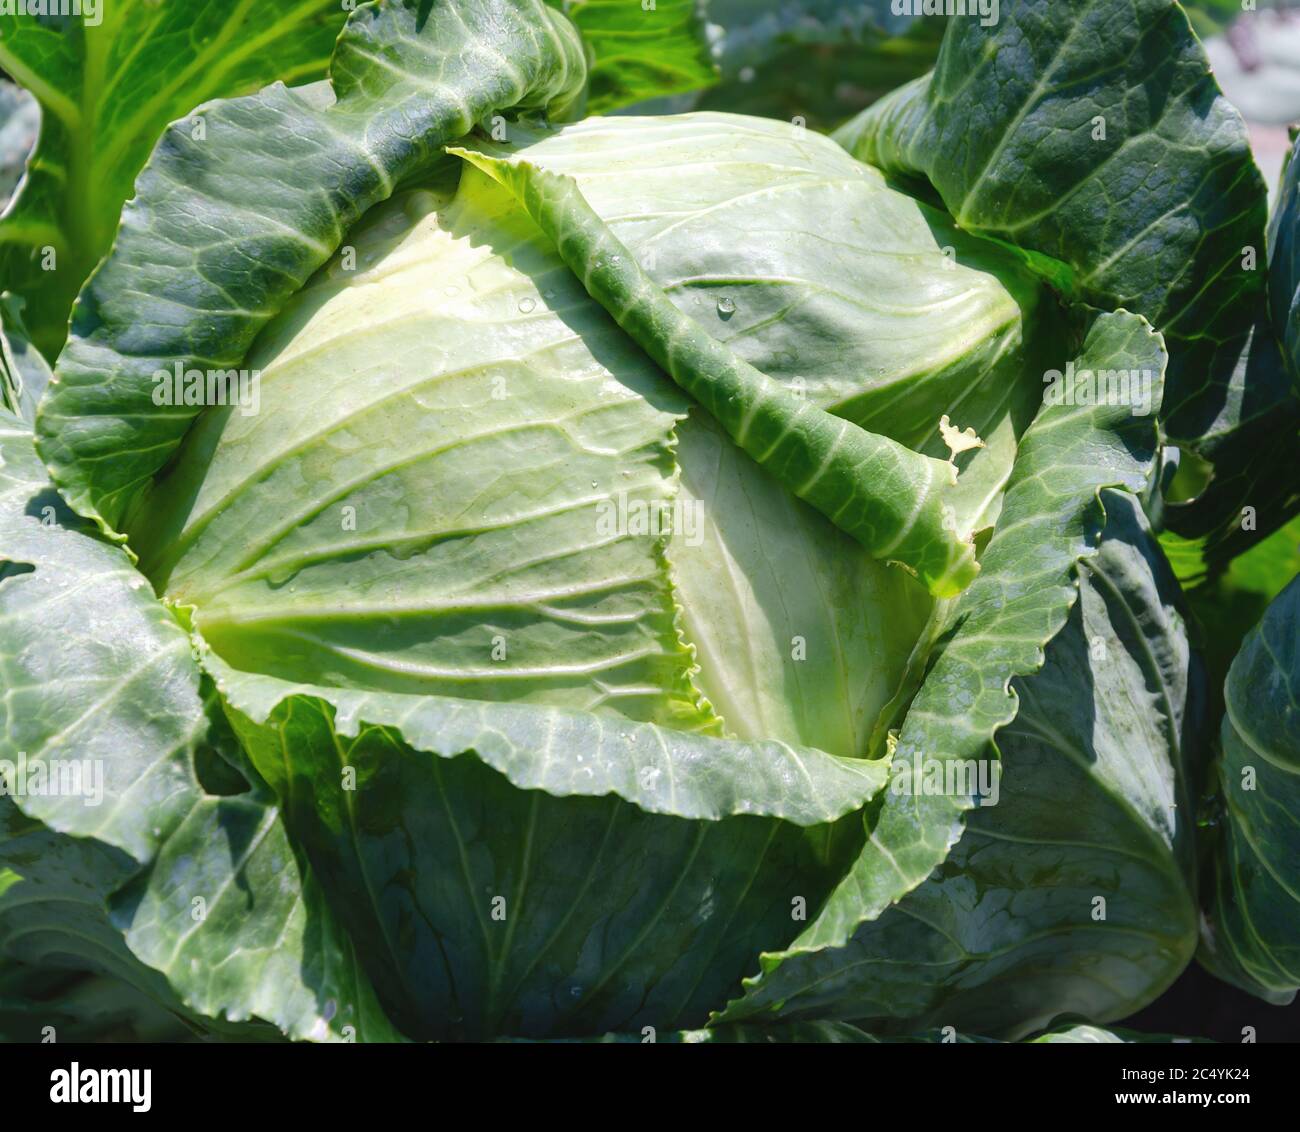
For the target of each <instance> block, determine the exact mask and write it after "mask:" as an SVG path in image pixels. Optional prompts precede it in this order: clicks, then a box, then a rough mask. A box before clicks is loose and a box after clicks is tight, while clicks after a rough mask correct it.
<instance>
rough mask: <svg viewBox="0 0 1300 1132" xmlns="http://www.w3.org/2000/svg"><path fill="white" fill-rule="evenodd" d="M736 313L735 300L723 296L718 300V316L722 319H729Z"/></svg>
mask: <svg viewBox="0 0 1300 1132" xmlns="http://www.w3.org/2000/svg"><path fill="white" fill-rule="evenodd" d="M735 313H736V302H735V300H734V299H730V298H728V297H727V296H726V295H723V296H722V297H721V298H720V299H719V300H718V316H719V317H720V318H724V319H727V318H730V317H731V316H732V315H733V314H735Z"/></svg>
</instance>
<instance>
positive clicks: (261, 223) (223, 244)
mask: <svg viewBox="0 0 1300 1132" xmlns="http://www.w3.org/2000/svg"><path fill="white" fill-rule="evenodd" d="M422 8H423V5H420V4H419V3H417V0H405V2H402V3H391V4H386V5H384V6H383V7H381V8H378V9H376V8H373V7H370V6H366V7H363V8H359V9H357V11H356V12H355V13H354V14H353V16H352V18H351V19H350V20H349V21H348V25H347V28H346V29H345V31H344V34H343V36H342V37H341V38H340V40H339V44H338V47H337V49H336V50H335V54H334V57H333V60H332V62H331V76H332V92H331V91H321V90H319V89H315V88H312V89H310V90H307V91H293V90H287V89H285V88H284V87H283V86H279V85H276V86H273V87H269V88H267V89H266V90H264V91H262V92H261V93H260V94H257V95H253V96H251V97H248V98H241V99H236V100H233V101H229V102H218V103H212V104H210V105H208V106H206V107H205V108H204V109H203V111H202V117H203V120H204V123H205V126H204V135H203V137H202V139H199V138H198V137H196V136H195V135H194V131H193V127H192V125H191V124H189V123H178V124H175V125H173V126H171V127H170V128H169V129H168V130H167V132H166V133H165V134H164V135H163V138H162V141H161V142H160V143H159V145H158V148H157V149H156V150H155V152H154V155H153V158H152V160H151V161H150V164H149V165H148V167H147V168H146V169H145V171H144V172H143V173H142V174H141V176H140V179H139V181H138V182H137V185H136V195H135V198H134V200H133V201H132V202H131V203H130V204H129V205H128V206H127V207H126V208H125V209H124V210H123V215H122V228H121V230H120V231H119V233H118V236H117V242H116V244H115V246H114V249H113V253H112V254H111V255H110V256H109V257H108V259H107V260H106V261H105V262H104V264H103V265H102V266H101V267H100V268H99V270H98V271H96V273H95V275H94V276H93V277H92V279H91V280H90V281H89V283H87V285H86V287H85V289H84V290H83V292H82V294H81V296H80V298H79V300H78V304H77V308H76V310H75V312H74V315H73V324H72V335H71V337H70V339H69V342H68V345H67V347H66V349H65V350H64V352H63V354H62V355H61V356H60V359H59V363H58V365H57V367H56V382H55V384H54V385H53V386H52V387H51V393H50V395H49V396H48V398H47V399H46V402H45V403H44V405H43V408H42V412H41V415H40V418H39V422H38V432H39V436H40V439H39V446H40V449H41V454H42V456H43V458H44V459H45V461H46V463H47V464H48V465H49V466H50V468H51V472H52V474H53V476H54V478H55V480H56V482H57V483H58V484H59V485H60V487H61V488H62V489H63V491H64V494H65V496H66V498H67V499H68V501H69V502H70V503H71V504H72V506H73V508H74V509H75V510H77V511H79V512H80V513H82V514H85V515H87V516H89V517H93V518H95V519H97V520H98V521H100V522H101V523H102V524H104V525H105V526H106V527H108V528H113V527H116V526H118V525H119V523H120V520H121V519H122V516H123V514H124V513H125V511H126V509H127V508H128V506H129V505H130V504H131V503H132V501H133V500H135V499H136V498H137V497H138V496H139V495H140V493H141V490H142V489H143V488H144V487H145V486H146V485H147V484H148V482H149V480H150V478H151V477H152V476H153V475H154V473H155V472H157V471H158V470H159V469H160V468H161V467H162V466H163V465H164V464H165V463H166V461H167V459H168V458H169V456H170V455H171V453H172V452H173V451H174V450H175V448H176V447H177V445H178V444H179V442H180V439H181V437H182V436H183V435H184V434H185V432H186V430H187V429H188V427H189V425H190V424H191V423H192V421H193V419H194V417H195V416H196V415H197V414H198V412H199V411H200V408H201V407H200V406H178V407H172V408H171V409H170V410H169V411H168V412H167V413H160V412H159V411H158V407H157V406H156V405H155V404H154V402H153V399H152V398H153V392H154V389H155V388H156V385H155V382H154V380H153V376H152V375H153V374H154V373H155V372H156V371H158V370H163V371H167V372H171V371H172V369H173V367H174V366H176V365H181V366H182V367H185V368H189V367H192V366H194V367H198V368H200V369H222V370H225V369H230V368H234V367H237V366H238V365H239V363H240V362H241V360H242V359H243V357H244V355H245V354H246V353H247V350H248V347H249V345H250V344H251V343H252V340H253V338H254V336H255V335H256V334H257V332H258V331H259V330H260V329H261V328H262V326H264V325H265V324H266V322H267V321H268V320H269V319H270V318H271V317H272V316H274V315H275V313H276V312H277V311H278V310H279V309H280V307H281V306H282V305H283V303H284V302H285V300H286V299H287V298H288V297H289V296H290V295H292V294H293V293H294V292H295V291H297V290H298V289H299V288H300V287H301V286H302V284H303V283H304V282H305V281H306V279H307V278H308V277H309V276H310V275H311V274H312V272H314V271H315V270H316V269H317V268H318V267H320V266H321V264H323V263H324V262H325V261H326V260H327V259H328V258H329V256H330V255H331V254H333V252H334V250H335V248H337V247H338V245H339V244H340V243H341V241H342V239H343V236H344V234H345V233H346V232H347V230H348V228H349V227H351V225H352V224H353V223H354V222H355V221H356V219H357V218H358V217H359V216H361V215H362V214H363V213H364V212H365V211H366V210H367V209H368V208H370V207H371V206H372V205H374V204H376V203H378V202H379V201H381V200H384V199H386V198H387V197H388V196H390V195H391V193H392V192H393V189H394V188H395V187H396V186H397V185H398V184H399V183H400V182H402V181H403V180H406V179H407V178H410V177H413V176H416V175H418V174H419V173H421V172H423V171H427V170H428V169H429V167H430V166H431V164H432V163H433V162H435V161H436V160H437V159H438V157H439V156H440V154H441V146H442V145H444V144H445V143H446V142H449V141H451V140H453V139H454V138H457V137H460V136H462V135H463V134H465V133H466V132H467V131H468V130H469V129H470V128H471V127H472V126H473V124H474V123H475V122H477V121H479V120H481V119H483V118H485V117H487V116H489V115H491V114H494V113H498V112H508V111H511V110H521V111H528V110H531V111H536V112H544V111H546V110H547V109H548V108H550V109H553V110H555V111H557V112H562V111H563V110H564V109H565V108H566V107H567V106H568V105H569V104H570V103H572V102H573V101H574V100H575V99H576V98H578V97H579V96H580V94H581V90H582V85H583V81H584V77H585V67H584V62H583V58H582V53H581V44H580V43H579V41H578V39H577V36H576V33H575V32H574V31H573V29H572V27H571V26H570V25H569V24H568V23H567V21H565V20H564V19H563V18H562V17H560V16H557V15H555V14H554V13H552V12H551V11H550V10H549V9H547V8H545V7H544V6H543V5H542V3H541V0H509V2H508V0H447V2H445V3H440V4H437V5H435V6H434V7H433V8H432V9H431V10H430V11H429V13H428V15H427V18H425V19H421V18H420V11H421V9H422ZM303 185H310V186H315V187H316V188H315V191H304V190H303V189H302V188H300V186H303ZM195 312H203V313H204V315H205V317H203V318H201V319H196V318H195V317H194V315H195Z"/></svg>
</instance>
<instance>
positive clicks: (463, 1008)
mask: <svg viewBox="0 0 1300 1132" xmlns="http://www.w3.org/2000/svg"><path fill="white" fill-rule="evenodd" d="M208 664H209V665H210V666H211V667H212V669H213V671H214V672H215V673H216V674H217V675H218V681H219V685H220V687H221V688H222V691H223V694H224V695H225V697H226V699H227V704H228V710H229V712H230V716H231V721H232V723H233V724H234V726H235V728H236V730H237V732H238V733H239V735H240V737H241V739H242V740H243V743H244V745H245V747H246V749H247V750H248V751H249V753H250V755H251V757H252V759H253V762H254V763H255V764H256V766H257V768H258V769H259V771H261V772H262V773H263V774H265V775H266V776H267V778H268V779H269V780H270V781H271V783H272V784H273V786H274V788H275V790H276V792H277V794H278V795H279V796H280V797H281V799H282V800H283V803H284V807H285V813H286V819H287V821H288V825H289V828H290V831H291V834H292V836H293V839H294V843H295V844H297V845H300V846H302V847H303V848H304V849H305V851H306V853H307V855H308V857H309V859H310V861H311V865H312V870H313V873H314V874H315V875H317V876H319V877H320V878H321V880H322V882H323V885H324V887H325V889H326V891H327V893H328V895H329V899H330V904H331V907H332V908H333V910H334V912H335V914H336V915H337V916H338V918H339V920H340V922H341V923H343V924H344V925H345V926H346V929H347V931H348V934H349V936H350V938H351V939H352V940H353V942H354V943H355V945H356V948H357V954H358V956H360V957H361V959H362V961H363V962H364V963H365V964H366V969H367V973H368V974H369V976H370V978H371V979H372V980H373V981H374V984H375V986H376V988H377V989H378V992H379V995H380V998H381V1001H382V1002H383V1003H384V1006H385V1009H386V1010H387V1011H388V1013H389V1014H390V1016H391V1017H393V1018H394V1019H395V1020H396V1022H397V1023H398V1025H399V1026H401V1028H402V1030H403V1031H404V1032H405V1033H406V1034H408V1035H409V1036H411V1037H414V1038H435V1039H448V1038H452V1039H455V1038H469V1039H481V1038H487V1037H495V1036H501V1035H516V1036H523V1037H563V1036H578V1035H582V1034H591V1033H601V1032H602V1031H604V1030H607V1029H618V1030H633V1031H639V1030H640V1029H641V1028H642V1027H643V1026H653V1027H656V1028H659V1029H664V1030H669V1029H675V1028H680V1027H682V1026H690V1025H699V1024H700V1023H702V1022H703V1021H704V1020H705V1018H706V1017H707V1015H708V1011H709V1010H710V1008H711V1007H713V1006H714V1005H715V1004H716V1003H718V1002H719V1001H723V1000H724V999H725V998H726V996H727V995H728V994H729V993H732V992H734V989H735V987H736V986H737V984H738V982H739V979H740V978H741V977H742V976H743V975H744V974H745V973H746V972H747V971H749V970H752V964H753V962H754V957H755V955H756V954H757V953H758V952H759V951H760V950H762V948H763V947H764V946H767V945H769V944H768V941H775V940H782V939H784V940H789V939H790V938H792V937H793V936H794V934H795V933H796V932H797V930H798V926H799V923H800V922H801V921H802V919H803V912H804V911H805V910H806V911H807V914H808V915H813V914H815V911H816V909H817V908H818V907H820V905H821V903H822V901H823V900H824V899H825V896H826V894H827V892H829V890H830V888H831V887H832V885H833V884H834V883H835V881H836V880H837V878H838V877H839V876H841V875H842V874H843V871H844V869H845V868H846V867H847V866H848V864H849V862H850V861H851V860H852V858H853V855H854V854H855V853H856V852H858V850H859V849H860V848H861V843H862V825H861V821H860V819H859V818H858V816H857V813H856V810H857V807H859V806H861V805H862V804H863V802H865V800H866V798H867V797H868V796H869V795H870V793H871V790H872V789H873V788H874V785H878V784H879V782H880V781H881V778H880V776H881V775H882V774H883V768H881V767H879V766H876V765H873V764H866V763H854V762H851V761H844V762H842V763H840V765H839V768H838V769H837V768H836V767H835V766H834V765H833V764H835V763H838V762H839V760H832V759H830V757H829V756H817V755H816V754H815V753H811V752H801V754H800V759H801V760H802V764H803V767H804V769H805V770H806V772H807V775H806V777H804V774H803V771H800V772H799V773H798V774H794V775H788V774H787V773H786V769H783V768H787V769H793V764H792V763H791V762H790V760H789V758H788V757H787V755H786V754H784V753H782V752H779V751H778V750H776V749H775V745H773V744H745V743H739V742H728V741H726V740H719V739H709V738H705V737H702V736H699V735H695V734H690V733H686V732H672V731H669V730H667V729H664V728H658V727H653V726H651V725H646V724H641V725H638V724H632V723H628V722H623V721H619V720H617V719H614V718H601V717H598V716H595V715H592V714H589V713H581V712H565V711H561V710H558V709H546V708H537V707H529V706H522V705H505V704H476V703H473V702H471V701H457V700H444V699H438V698H436V697H430V696H407V695H395V694H375V693H357V692H352V691H348V690H343V689H333V688H314V687H306V686H303V685H292V684H288V683H286V682H284V681H280V680H275V679H273V678H270V677H262V676H256V675H253V674H249V673H238V672H233V671H231V670H230V669H228V668H227V667H226V666H224V665H223V664H222V663H221V662H220V661H219V660H218V659H217V658H215V657H211V656H209V658H208ZM246 711H247V712H252V713H253V714H252V715H247V714H244V712H246ZM729 755H734V756H736V757H734V758H733V757H729ZM742 756H747V758H746V757H742ZM810 756H811V757H810ZM494 767H495V768H498V769H493V768H494ZM498 770H499V771H500V773H499V772H498ZM774 770H775V771H776V773H775V774H773V771H774ZM647 772H648V773H647ZM850 779H854V780H856V781H857V783H858V785H857V787H856V788H855V789H851V790H850V789H847V788H846V787H847V786H848V785H849V780H850ZM873 779H874V782H872V781H871V780H873ZM531 784H539V785H540V787H541V788H539V789H520V786H521V785H531ZM611 787H613V788H614V789H617V790H618V791H619V792H620V793H623V794H625V795H628V796H630V797H631V798H632V799H633V801H624V800H623V799H622V798H620V797H619V794H616V793H611V792H610V791H611ZM830 794H834V795H836V796H837V797H836V800H835V802H834V804H833V805H831V804H829V798H828V796H829V795H830ZM557 795H560V796H557ZM634 803H635V804H634ZM670 806H671V807H673V810H671V811H670V810H669V809H668V808H669V807H670ZM643 807H644V808H643ZM673 813H686V814H691V815H694V816H693V817H691V818H686V817H679V816H669V815H670V814H673ZM774 813H779V814H784V815H789V816H790V817H792V818H793V819H794V820H783V819H782V818H781V817H773V816H772V815H773V814H774ZM839 814H845V815H846V816H844V817H843V818H842V819H840V820H838V821H835V820H834V819H835V818H836V817H837V816H838V815H839ZM731 815H736V816H731ZM796 822H797V823H798V824H796ZM810 823H818V824H810Z"/></svg>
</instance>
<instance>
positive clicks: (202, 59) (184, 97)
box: [0, 0, 347, 360]
mask: <svg viewBox="0 0 1300 1132" xmlns="http://www.w3.org/2000/svg"><path fill="white" fill-rule="evenodd" d="M46 7H47V8H51V9H55V8H57V7H58V5H55V4H49V5H46ZM98 7H99V15H100V17H101V22H100V23H98V24H94V25H89V24H86V23H85V22H84V21H83V20H82V19H81V18H80V16H73V17H62V18H61V17H58V16H54V17H52V18H46V19H41V18H38V17H37V16H35V15H16V16H14V15H11V16H6V17H4V19H3V22H2V23H0V68H3V69H4V70H6V71H8V73H9V74H10V75H11V76H12V77H13V78H14V79H15V80H17V81H18V82H19V83H21V84H22V85H23V86H25V87H26V88H27V89H28V90H29V91H30V92H31V93H32V94H33V95H35V96H36V98H37V99H38V100H39V102H40V104H41V133H40V141H39V145H38V146H37V149H36V151H35V153H34V155H33V158H32V165H31V170H30V174H29V178H28V181H27V183H26V185H24V187H23V189H22V192H21V194H20V196H19V199H18V200H17V201H16V202H15V206H14V210H13V212H12V213H10V214H9V215H8V216H6V217H5V218H4V219H3V220H0V279H3V280H4V284H3V286H4V287H5V288H8V289H10V290H14V291H16V292H18V293H20V294H22V295H23V296H24V297H26V298H27V300H28V302H29V304H30V306H29V311H30V313H31V317H32V325H31V329H32V333H33V336H34V338H35V341H36V343H37V345H38V346H39V348H40V349H41V350H42V351H43V352H44V353H45V355H46V356H47V357H48V358H50V359H51V360H52V359H53V358H54V357H55V355H56V354H57V353H58V351H59V348H60V346H62V344H63V340H64V338H65V337H66V335H67V332H68V313H69V311H70V309H71V307H72V300H73V298H74V297H75V296H76V294H77V291H78V289H79V288H80V287H81V285H82V283H83V282H85V279H86V277H87V276H88V275H89V274H90V272H91V270H92V269H93V268H94V266H95V264H96V262H98V260H99V259H100V257H101V256H103V255H104V254H105V253H106V252H107V251H108V250H109V245H110V244H111V243H112V240H113V233H114V231H115V230H116V228H117V221H118V215H119V213H120V211H121V208H122V202H123V201H125V200H126V198H127V197H129V196H130V195H131V185H132V182H134V180H135V176H136V174H137V173H138V172H139V171H140V168H141V166H143V165H144V163H145V159H146V158H147V157H148V155H149V150H150V149H151V148H152V147H153V144H154V142H155V141H156V140H157V138H158V135H159V133H160V132H161V131H162V129H163V127H164V126H166V124H167V123H168V122H169V121H171V120H172V119H175V118H179V117H180V116H181V115H183V114H184V113H185V112H186V111H188V110H190V109H191V108H192V107H193V106H195V105H196V104H198V103H200V102H203V101H205V100H207V99H210V98H228V97H233V96H235V95H239V94H247V93H251V92H252V91H254V90H257V89H258V87H260V86H262V85H263V84H265V83H268V82H271V81H272V80H273V79H281V80H283V81H285V82H289V83H294V82H306V81H310V80H313V79H318V78H321V77H323V76H324V74H325V63H326V61H327V60H328V59H329V54H330V50H331V48H332V47H333V45H334V40H335V38H336V37H337V36H338V33H339V29H340V28H341V27H342V26H343V21H344V19H345V18H346V15H347V12H346V10H345V7H344V5H343V4H341V3H340V0H277V2H276V3H274V4H262V3H251V2H248V0H243V2H239V3H235V2H231V0H184V2H183V3H168V2H159V0H111V2H110V3H102V4H100V5H99V6H98ZM47 248H49V249H52V250H53V252H54V254H55V257H56V260H55V264H54V265H53V270H51V269H50V267H51V265H50V264H49V263H47V262H46V261H45V249H47Z"/></svg>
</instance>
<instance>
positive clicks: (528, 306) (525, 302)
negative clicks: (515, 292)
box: [519, 299, 537, 314]
mask: <svg viewBox="0 0 1300 1132" xmlns="http://www.w3.org/2000/svg"><path fill="white" fill-rule="evenodd" d="M535 306H537V303H536V302H534V301H533V300H532V299H520V300H519V309H520V310H521V311H523V313H524V314H531V313H532V311H533V308H534V307H535Z"/></svg>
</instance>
